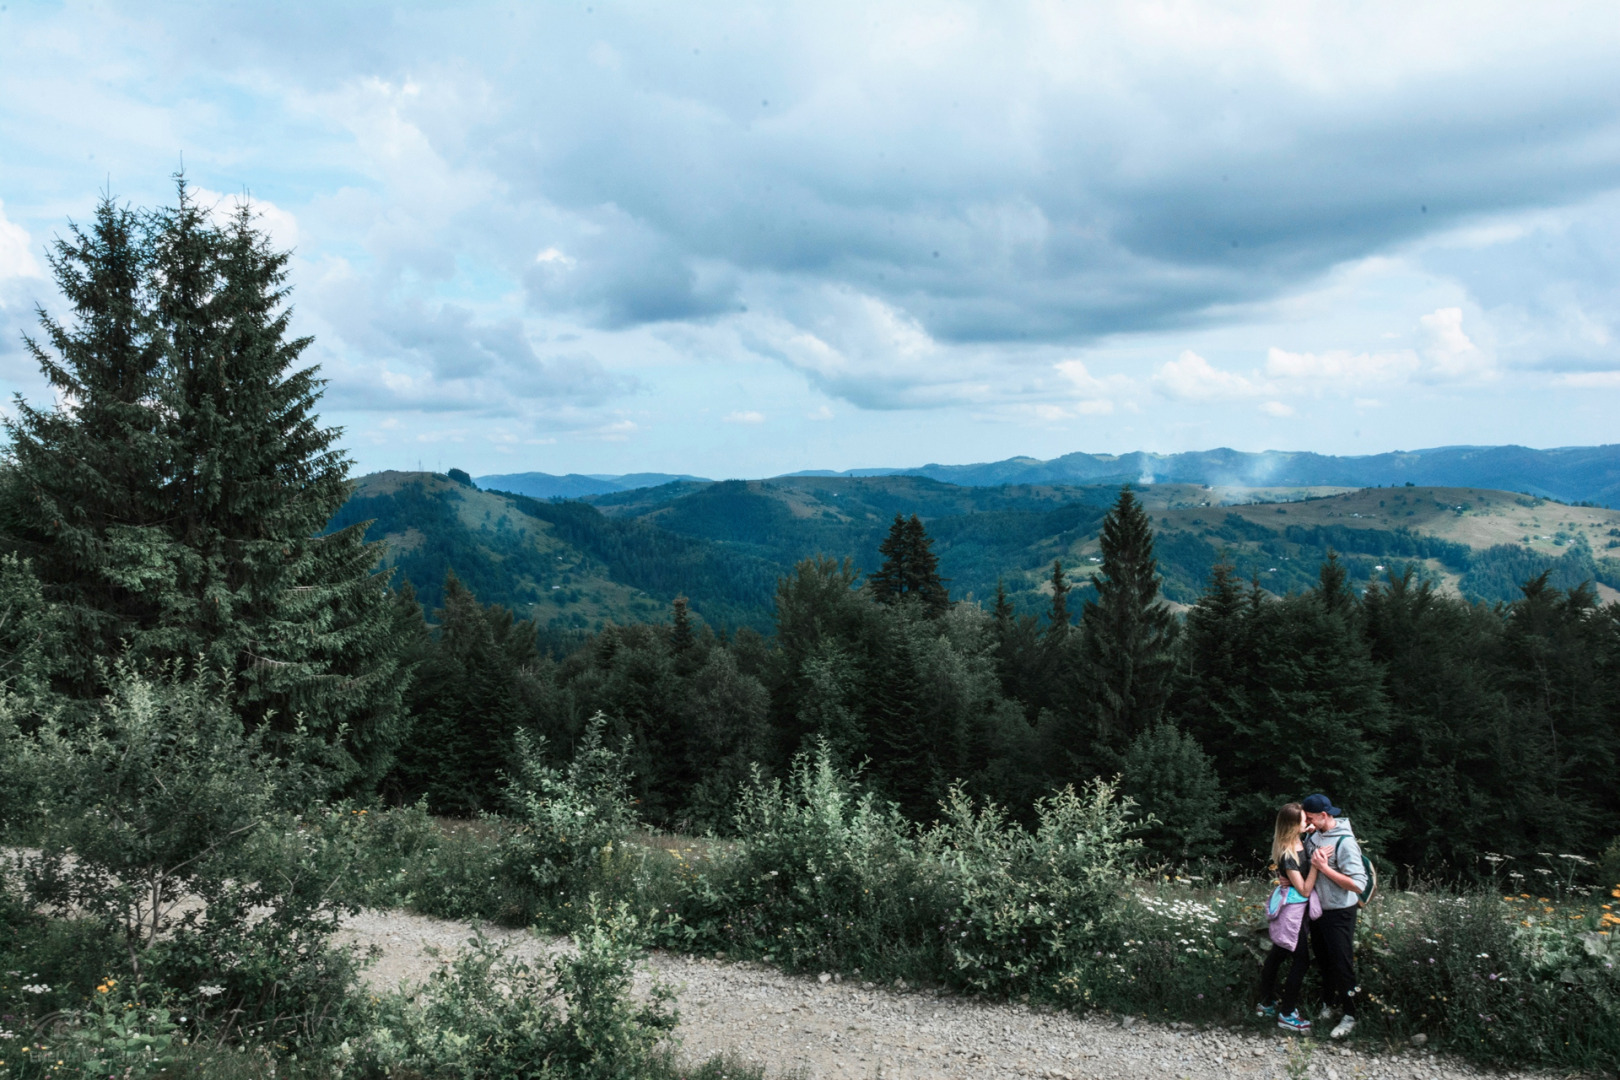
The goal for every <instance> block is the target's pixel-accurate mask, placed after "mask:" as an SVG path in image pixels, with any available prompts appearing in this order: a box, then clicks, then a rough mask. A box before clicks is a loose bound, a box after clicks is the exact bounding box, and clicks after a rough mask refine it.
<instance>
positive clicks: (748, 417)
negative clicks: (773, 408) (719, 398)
mask: <svg viewBox="0 0 1620 1080" xmlns="http://www.w3.org/2000/svg"><path fill="white" fill-rule="evenodd" d="M725 419H726V423H728V424H763V423H764V422H765V414H764V413H762V412H755V411H753V410H752V409H739V410H738V411H736V412H732V413H727V414H726V418H725Z"/></svg>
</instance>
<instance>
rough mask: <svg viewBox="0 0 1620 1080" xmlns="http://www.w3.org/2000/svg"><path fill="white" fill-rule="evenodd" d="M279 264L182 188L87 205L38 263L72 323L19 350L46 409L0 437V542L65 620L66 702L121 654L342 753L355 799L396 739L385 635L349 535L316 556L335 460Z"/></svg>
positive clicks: (355, 538) (392, 652) (395, 626)
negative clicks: (126, 203) (292, 330)
mask: <svg viewBox="0 0 1620 1080" xmlns="http://www.w3.org/2000/svg"><path fill="white" fill-rule="evenodd" d="M287 260H288V256H287V254H286V253H285V252H278V251H276V250H274V249H273V248H272V247H271V245H270V242H269V240H268V238H267V237H266V236H265V235H264V234H263V233H262V232H260V231H259V230H258V228H257V227H256V225H255V223H254V220H253V217H252V214H251V211H250V210H249V209H248V208H247V207H246V206H242V207H239V208H238V210H237V211H236V213H235V214H234V215H233V216H232V217H231V218H230V220H229V221H228V222H227V223H226V224H224V225H220V224H218V223H216V221H215V219H214V217H213V215H212V214H211V213H210V212H209V211H208V210H207V209H205V208H204V207H202V206H200V205H199V204H198V203H197V202H196V200H195V199H194V198H193V197H192V195H191V193H190V192H189V190H188V189H187V187H186V184H185V182H184V180H183V179H180V180H178V182H177V198H176V202H175V205H174V206H172V207H169V208H166V209H164V210H161V211H159V212H157V213H154V214H148V215H144V216H141V215H135V214H132V213H131V212H129V211H124V210H119V209H118V208H117V207H115V206H113V205H112V204H111V203H110V202H109V201H104V202H103V205H102V207H101V208H99V209H98V213H97V220H96V224H95V226H94V228H93V229H92V230H91V231H90V233H88V234H81V233H79V232H78V231H77V230H75V231H73V232H72V234H71V238H70V239H69V240H66V241H63V242H62V243H60V244H59V245H58V247H57V251H56V257H55V259H54V260H53V269H54V270H55V272H56V276H57V279H58V281H59V283H60V284H61V285H62V287H63V289H64V292H65V293H66V295H67V296H68V298H69V300H70V302H71V303H72V304H73V314H74V320H73V323H72V324H71V325H70V326H62V325H59V324H56V323H54V322H52V321H51V320H49V319H47V318H45V317H44V316H43V314H42V321H43V322H44V323H45V326H46V331H47V341H48V342H49V344H50V345H51V346H52V347H53V349H54V353H55V355H54V356H53V355H51V354H50V353H49V352H47V350H46V349H45V348H44V347H43V346H41V345H39V344H36V343H34V342H32V341H30V342H29V346H30V348H31V349H32V351H33V352H34V354H35V356H36V359H38V360H39V362H40V364H41V368H42V370H43V371H44V372H45V374H46V377H47V378H48V379H50V380H51V381H52V383H53V384H54V385H56V386H57V387H58V388H59V390H60V391H62V392H63V397H64V404H63V405H62V406H59V407H57V408H54V409H50V410H28V411H23V410H22V409H19V413H18V419H17V421H16V422H15V423H13V424H12V425H11V427H10V428H9V430H8V434H9V435H10V436H11V447H10V456H11V459H12V464H13V468H12V470H11V471H10V473H9V475H8V477H7V484H6V491H5V495H4V499H3V501H4V506H5V510H4V517H3V523H4V526H5V529H6V532H7V538H8V541H9V544H10V546H12V547H13V548H15V549H18V550H20V551H21V552H23V553H24V554H27V555H29V556H30V557H31V558H32V559H33V560H34V565H35V567H36V570H37V572H39V574H40V577H41V581H42V583H43V584H44V586H45V588H46V590H47V594H48V596H49V597H50V598H51V599H52V600H54V601H57V602H58V603H59V604H60V605H61V607H62V609H63V611H64V612H65V613H66V614H67V616H68V617H70V620H71V622H72V625H73V632H72V634H71V640H72V641H73V642H74V647H75V653H74V656H73V658H72V661H71V663H70V664H69V665H68V666H69V667H71V669H72V671H73V673H74V675H73V678H71V679H70V680H67V683H68V685H67V686H66V689H68V690H69V691H70V692H71V693H74V694H77V695H79V696H90V695H94V694H97V693H99V692H100V690H101V686H100V681H99V679H98V677H97V675H96V672H97V671H98V670H100V669H101V668H102V667H104V666H105V664H106V663H107V661H108V660H110V659H112V658H113V657H114V656H115V655H116V654H117V653H119V652H120V651H123V650H124V649H125V648H127V652H128V655H129V656H130V658H131V659H133V660H134V661H136V662H137V663H171V664H174V663H177V664H180V665H182V666H187V665H189V666H193V667H195V668H201V669H206V670H209V671H213V672H218V673H223V674H225V675H226V676H227V677H228V678H229V679H230V680H231V681H232V684H233V686H234V698H235V704H236V706H237V708H238V711H239V712H240V713H241V715H242V717H243V719H244V720H245V721H246V722H247V723H249V724H250V725H259V724H263V723H267V722H270V723H273V724H274V725H275V726H277V727H282V726H291V725H293V724H295V723H300V722H301V723H304V724H305V725H307V726H308V727H309V728H310V729H311V730H313V731H316V732H320V733H323V734H325V735H327V736H330V737H332V738H334V739H336V738H337V737H338V734H339V732H342V733H343V739H342V747H341V750H342V752H343V753H342V755H341V757H342V758H345V759H346V768H347V770H348V772H349V773H350V776H351V779H353V780H354V781H356V782H360V783H366V782H370V781H374V780H375V779H377V778H378V777H380V775H381V774H382V772H383V771H384V770H385V769H386V768H387V765H388V762H389V757H390V754H391V749H392V746H393V745H394V743H395V742H396V741H397V739H398V737H399V729H398V724H399V719H400V717H401V709H400V695H401V692H402V689H403V684H404V680H405V675H406V672H405V670H404V668H403V667H402V666H401V664H400V646H401V641H402V635H403V634H404V633H405V629H404V627H403V625H402V622H401V609H400V608H399V607H398V606H397V605H396V604H394V603H393V602H392V600H391V596H390V593H389V591H388V589H387V585H386V578H384V577H382V576H379V575H377V574H376V573H375V572H374V571H375V567H376V565H377V563H378V562H379V560H380V558H381V549H380V546H379V545H369V544H367V543H365V539H364V526H355V527H352V528H349V529H345V530H341V531H339V532H336V533H333V534H331V535H328V536H322V535H321V533H322V530H323V529H324V528H325V526H326V523H327V521H328V520H329V519H330V518H331V516H332V514H333V512H334V511H336V510H337V508H338V507H339V506H340V505H342V503H343V501H344V500H345V498H347V494H348V491H347V473H348V460H347V458H346V457H345V455H344V454H343V453H342V451H341V450H339V449H338V448H337V447H336V439H337V436H338V434H339V433H338V431H337V430H336V429H334V428H323V427H321V426H320V423H319V418H318V417H317V415H316V413H315V406H316V403H317V401H318V399H319V396H320V390H321V386H322V382H321V380H320V379H318V378H317V376H316V373H315V369H314V368H304V369H298V368H296V366H295V365H296V364H297V362H298V360H299V357H300V355H301V354H302V352H303V351H304V349H305V348H307V347H308V345H309V339H307V338H291V337H289V335H288V323H289V318H290V310H289V309H288V308H287V307H286V303H285V302H286V299H287V290H286V285H285V282H286V276H287V270H286V268H287ZM85 402H90V403H91V407H90V408H89V409H86V408H85V407H84V403H85Z"/></svg>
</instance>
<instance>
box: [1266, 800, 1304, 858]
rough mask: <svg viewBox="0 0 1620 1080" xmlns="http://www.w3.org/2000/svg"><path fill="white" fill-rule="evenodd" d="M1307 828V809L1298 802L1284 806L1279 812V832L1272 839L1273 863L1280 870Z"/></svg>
mask: <svg viewBox="0 0 1620 1080" xmlns="http://www.w3.org/2000/svg"><path fill="white" fill-rule="evenodd" d="M1304 828H1305V808H1304V807H1303V806H1301V805H1299V803H1297V802H1291V803H1286V804H1284V806H1283V808H1282V809H1281V810H1278V811H1277V831H1276V832H1275V833H1273V834H1272V837H1271V861H1272V862H1274V863H1276V864H1277V865H1278V867H1279V868H1280V867H1281V866H1282V857H1283V856H1284V855H1287V854H1291V853H1292V852H1293V850H1294V846H1295V845H1296V844H1298V843H1299V834H1300V832H1301V831H1302V830H1303V829H1304Z"/></svg>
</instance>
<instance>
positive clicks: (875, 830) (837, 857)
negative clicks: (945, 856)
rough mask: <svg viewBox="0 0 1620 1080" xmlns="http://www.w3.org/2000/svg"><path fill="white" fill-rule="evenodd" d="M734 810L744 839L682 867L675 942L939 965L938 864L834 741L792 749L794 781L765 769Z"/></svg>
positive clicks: (783, 958) (926, 968) (825, 959)
mask: <svg viewBox="0 0 1620 1080" xmlns="http://www.w3.org/2000/svg"><path fill="white" fill-rule="evenodd" d="M734 820H735V825H736V832H737V839H736V841H735V842H734V843H731V844H729V845H727V846H726V847H725V848H723V849H720V850H718V851H716V852H715V853H714V855H713V857H712V858H711V859H709V860H708V861H707V862H705V863H704V864H702V866H701V867H688V868H687V869H686V870H685V872H684V873H682V874H681V875H680V879H679V896H678V898H677V899H676V900H675V901H674V903H673V905H671V906H673V908H674V912H675V915H676V918H675V919H673V920H671V921H670V922H669V923H667V924H666V925H665V926H663V927H662V935H661V936H662V938H663V940H664V941H665V942H666V943H667V944H670V945H673V946H676V947H684V948H693V949H699V950H703V951H711V950H725V951H729V952H731V953H734V954H738V955H747V956H758V957H761V958H763V959H766V960H769V961H772V962H775V963H779V964H781V965H783V966H784V967H786V968H788V969H790V970H803V969H806V968H822V969H829V970H834V971H857V970H863V969H864V970H865V971H866V972H867V973H869V974H905V975H913V976H917V975H922V974H927V975H930V976H935V975H937V974H938V970H939V950H938V941H939V938H938V933H937V931H936V927H937V926H938V924H939V923H940V921H941V920H940V915H941V912H942V911H943V910H944V906H945V905H944V898H943V894H942V893H941V892H940V888H939V875H938V874H937V873H936V872H935V871H934V869H933V868H932V867H930V866H929V865H928V864H927V863H926V862H925V861H924V860H923V859H922V858H921V857H920V854H919V851H918V847H917V843H916V840H915V837H914V836H913V832H912V828H911V826H910V825H909V824H907V822H906V821H905V820H904V819H903V818H902V817H901V816H900V814H899V813H898V811H896V810H895V809H894V808H893V807H891V806H888V805H886V804H884V803H882V802H881V801H879V800H878V799H877V797H876V796H875V795H873V794H872V793H871V792H869V791H863V790H861V788H860V786H859V784H858V783H857V782H856V781H854V780H853V779H851V778H850V777H849V776H847V775H846V774H844V773H843V772H841V771H840V770H839V769H838V768H837V767H836V765H835V764H834V763H833V756H832V752H831V751H830V750H829V749H828V747H827V746H826V745H821V746H819V747H817V749H816V750H815V751H813V752H810V753H804V754H800V755H799V756H798V757H797V758H795V759H794V762H793V764H792V767H791V768H790V770H789V773H788V777H787V779H786V780H785V781H781V780H761V779H759V778H758V777H757V776H756V778H755V780H754V782H753V783H752V784H751V785H749V786H747V787H746V788H744V790H743V791H742V793H741V794H740V796H739V799H738V807H737V811H736V816H735V819H734ZM677 854H678V853H677Z"/></svg>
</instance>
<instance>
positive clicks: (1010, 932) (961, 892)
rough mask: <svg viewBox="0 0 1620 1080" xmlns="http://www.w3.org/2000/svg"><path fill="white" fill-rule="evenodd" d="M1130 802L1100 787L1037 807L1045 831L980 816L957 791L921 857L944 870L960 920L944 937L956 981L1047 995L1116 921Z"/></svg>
mask: <svg viewBox="0 0 1620 1080" xmlns="http://www.w3.org/2000/svg"><path fill="white" fill-rule="evenodd" d="M1130 806H1131V804H1130V802H1129V801H1128V800H1124V801H1122V800H1120V799H1118V798H1117V797H1116V792H1115V788H1114V785H1112V784H1110V783H1107V782H1105V781H1103V780H1094V781H1093V782H1092V783H1091V784H1090V785H1089V786H1088V787H1087V788H1086V790H1085V792H1084V793H1083V794H1077V793H1076V792H1075V791H1074V789H1073V788H1065V789H1063V790H1062V791H1060V792H1058V793H1057V794H1056V795H1052V796H1049V797H1047V798H1043V799H1038V800H1036V803H1035V815H1036V825H1035V828H1034V829H1033V830H1028V829H1024V828H1023V827H1021V826H1019V825H1018V824H1017V823H1016V822H1009V821H1008V820H1007V817H1006V815H1005V813H1003V811H1002V810H1001V809H1000V808H999V807H997V806H995V805H994V804H986V805H984V806H983V807H982V808H977V809H976V808H975V807H974V805H973V803H972V801H971V800H970V799H969V798H967V796H966V795H964V794H963V792H962V790H961V788H959V787H958V788H954V789H952V791H951V793H950V796H949V798H948V799H947V800H946V802H945V806H944V816H943V817H942V819H941V820H940V822H939V824H938V825H936V826H935V827H934V828H932V829H931V830H929V832H928V833H927V834H926V835H925V836H924V837H923V843H922V851H923V854H924V855H925V857H926V858H927V859H928V860H929V862H930V863H932V864H934V865H937V866H939V867H941V868H942V869H943V870H944V874H945V877H944V891H945V893H946V894H947V895H949V897H950V898H951V904H952V910H951V911H950V912H949V915H948V917H947V918H946V919H945V920H944V921H943V923H942V925H941V927H940V929H941V932H942V934H943V938H944V941H943V944H944V946H945V949H946V952H947V955H948V956H949V958H950V963H951V981H953V982H955V983H958V984H959V985H962V986H965V987H967V988H969V989H972V990H977V991H981V992H989V993H995V994H1010V993H1029V992H1032V991H1035V992H1040V991H1042V990H1044V989H1045V988H1047V986H1048V985H1049V980H1051V979H1052V978H1054V977H1056V976H1060V975H1062V974H1063V973H1064V972H1066V971H1067V970H1068V969H1069V968H1070V967H1072V966H1073V965H1074V964H1075V963H1076V962H1077V961H1078V960H1080V959H1082V958H1083V957H1084V956H1085V955H1086V954H1087V953H1089V952H1092V951H1094V947H1095V946H1096V944H1097V943H1098V941H1099V940H1100V939H1101V938H1102V935H1103V933H1104V931H1105V930H1106V929H1107V928H1109V927H1110V926H1111V925H1112V924H1113V923H1114V921H1115V919H1116V913H1117V910H1118V908H1119V905H1120V902H1121V899H1122V897H1123V894H1124V889H1125V884H1126V875H1127V871H1128V870H1129V868H1130V865H1131V859H1132V857H1133V856H1134V855H1135V853H1136V852H1137V851H1139V850H1140V848H1141V842H1140V841H1139V840H1134V839H1130V838H1128V836H1127V834H1128V833H1129V832H1130V830H1131V824H1130V822H1129V821H1128V815H1129V812H1130Z"/></svg>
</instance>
